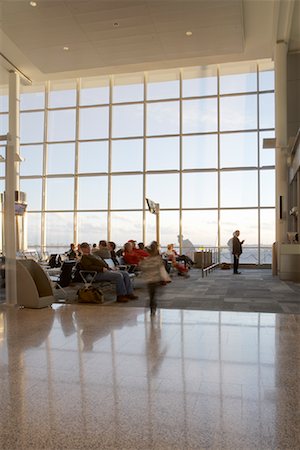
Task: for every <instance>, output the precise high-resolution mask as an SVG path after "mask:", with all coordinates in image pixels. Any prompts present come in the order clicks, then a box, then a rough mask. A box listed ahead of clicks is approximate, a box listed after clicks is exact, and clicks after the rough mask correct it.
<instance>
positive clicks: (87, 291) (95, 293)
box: [77, 286, 104, 303]
mask: <svg viewBox="0 0 300 450" xmlns="http://www.w3.org/2000/svg"><path fill="white" fill-rule="evenodd" d="M77 295H78V303H103V302H104V295H103V292H102V291H100V289H98V288H96V287H95V286H89V287H83V288H80V289H78V291H77Z"/></svg>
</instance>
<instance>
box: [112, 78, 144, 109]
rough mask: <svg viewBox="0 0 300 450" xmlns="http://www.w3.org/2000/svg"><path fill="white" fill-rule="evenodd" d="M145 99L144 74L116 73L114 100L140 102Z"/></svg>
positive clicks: (116, 101)
mask: <svg viewBox="0 0 300 450" xmlns="http://www.w3.org/2000/svg"><path fill="white" fill-rule="evenodd" d="M143 99H144V75H143V74H142V73H141V74H136V73H135V74H127V75H115V77H114V86H113V102H114V103H122V102H138V101H142V100H143Z"/></svg>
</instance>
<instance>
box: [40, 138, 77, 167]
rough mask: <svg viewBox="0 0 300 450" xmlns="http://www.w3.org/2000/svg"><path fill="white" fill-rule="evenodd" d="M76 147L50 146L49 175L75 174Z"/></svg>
mask: <svg viewBox="0 0 300 450" xmlns="http://www.w3.org/2000/svg"><path fill="white" fill-rule="evenodd" d="M74 164H75V145H74V144H49V145H48V168H47V173H48V174H58V173H74Z"/></svg>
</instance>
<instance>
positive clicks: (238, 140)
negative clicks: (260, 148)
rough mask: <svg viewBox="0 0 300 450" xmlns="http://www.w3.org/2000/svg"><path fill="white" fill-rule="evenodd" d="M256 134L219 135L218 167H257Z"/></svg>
mask: <svg viewBox="0 0 300 450" xmlns="http://www.w3.org/2000/svg"><path fill="white" fill-rule="evenodd" d="M257 154H258V152H257V133H234V134H231V133H230V134H221V135H220V167H221V168H223V167H243V166H244V167H247V166H248V167H253V166H257Z"/></svg>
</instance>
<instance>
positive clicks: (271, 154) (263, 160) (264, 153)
mask: <svg viewBox="0 0 300 450" xmlns="http://www.w3.org/2000/svg"><path fill="white" fill-rule="evenodd" d="M274 137H275V135H274V131H262V132H261V133H259V158H260V166H261V167H263V166H274V165H275V149H274V148H263V140H264V139H267V138H268V139H269V138H274Z"/></svg>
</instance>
